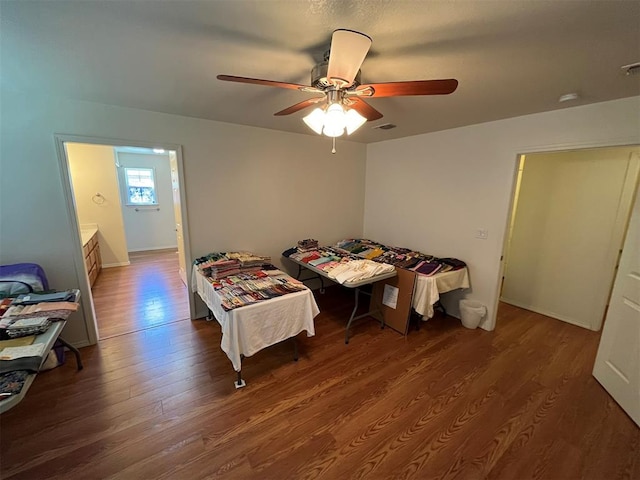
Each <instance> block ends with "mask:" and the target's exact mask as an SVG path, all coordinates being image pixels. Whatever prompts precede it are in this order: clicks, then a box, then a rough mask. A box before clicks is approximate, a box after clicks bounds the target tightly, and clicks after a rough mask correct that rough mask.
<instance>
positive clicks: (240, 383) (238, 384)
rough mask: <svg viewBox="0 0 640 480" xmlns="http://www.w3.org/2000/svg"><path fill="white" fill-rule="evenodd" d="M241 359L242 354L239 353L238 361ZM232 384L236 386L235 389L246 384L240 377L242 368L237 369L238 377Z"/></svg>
mask: <svg viewBox="0 0 640 480" xmlns="http://www.w3.org/2000/svg"><path fill="white" fill-rule="evenodd" d="M242 360H244V355H242V354H240V361H241V362H242ZM233 384H234V385H235V386H236V389H238V388H242V387H246V386H247V384H246V382H245V381H244V380H243V379H242V368H240V370H238V379H237V380H236V381H235V382H233Z"/></svg>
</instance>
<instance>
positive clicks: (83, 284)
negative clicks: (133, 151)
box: [54, 134, 195, 345]
mask: <svg viewBox="0 0 640 480" xmlns="http://www.w3.org/2000/svg"><path fill="white" fill-rule="evenodd" d="M54 140H55V147H56V153H57V156H58V164H59V168H60V176H61V181H62V188H63V192H64V197H65V203H66V206H67V220H68V222H69V225H70V227H71V229H72V230H74V232H75V235H72V239H73V267H74V270H75V273H76V278H77V284H78V288H79V289H80V292H81V296H80V302H81V303H82V307H83V311H84V313H85V319H84V320H85V326H86V330H87V336H88V338H89V342H90V344H91V345H95V344H96V343H98V340H99V338H98V327H97V323H96V314H95V310H94V307H93V299H92V296H91V286H90V285H89V278H88V277H87V275H86V272H85V266H84V256H83V253H82V240H81V238H80V225H79V224H78V213H77V210H76V206H75V202H74V194H73V186H72V183H71V172H70V169H69V159H68V158H67V152H66V149H65V143H85V144H90V145H104V146H111V147H122V146H128V147H140V148H163V149H165V150H173V151H175V152H176V158H177V164H178V185H179V188H180V209H181V212H182V239H183V244H184V245H183V248H184V254H185V257H186V259H187V260H188V261H191V249H190V241H189V226H188V225H189V224H188V216H187V198H186V192H185V184H184V162H183V159H182V145H176V144H170V143H164V142H159V143H150V142H144V141H139V140H123V139H114V138H107V137H92V136H82V135H66V134H54ZM190 280H191V279H190V278H189V276H188V275H187V281H188V284H187V299H188V302H189V316H190V319H191V320H193V319H194V318H195V302H194V299H193V295H192V294H191V281H190Z"/></svg>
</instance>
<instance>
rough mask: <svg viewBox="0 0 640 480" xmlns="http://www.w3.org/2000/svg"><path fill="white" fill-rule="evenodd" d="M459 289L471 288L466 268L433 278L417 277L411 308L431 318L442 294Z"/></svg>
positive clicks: (424, 316) (437, 274) (436, 275)
mask: <svg viewBox="0 0 640 480" xmlns="http://www.w3.org/2000/svg"><path fill="white" fill-rule="evenodd" d="M458 288H469V272H468V270H467V269H466V268H461V269H460V270H452V271H450V272H444V273H436V274H435V275H433V276H431V277H427V276H426V275H416V283H415V286H414V288H413V300H412V301H411V306H412V307H413V309H414V310H415V311H416V312H417V313H418V314H420V315H422V317H423V318H431V317H433V305H434V304H435V303H436V302H437V301H438V300H440V294H441V293H446V292H450V291H451V290H456V289H458Z"/></svg>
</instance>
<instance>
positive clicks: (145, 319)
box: [91, 249, 189, 338]
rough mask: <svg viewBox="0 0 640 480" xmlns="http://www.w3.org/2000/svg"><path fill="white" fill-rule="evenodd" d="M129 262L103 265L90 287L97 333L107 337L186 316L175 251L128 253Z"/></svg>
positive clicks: (183, 286)
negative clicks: (110, 265)
mask: <svg viewBox="0 0 640 480" xmlns="http://www.w3.org/2000/svg"><path fill="white" fill-rule="evenodd" d="M129 260H130V262H131V264H130V265H128V266H125V267H112V268H104V269H102V271H101V272H100V275H98V279H97V280H96V283H95V284H94V285H93V288H92V289H91V293H92V295H93V303H94V308H95V312H96V319H97V322H98V335H99V337H100V338H108V337H112V336H114V335H122V334H123V333H131V332H136V331H138V330H144V329H146V328H149V327H155V326H158V325H165V324H167V323H171V322H175V321H176V320H184V319H188V318H189V301H188V294H187V287H186V286H185V285H184V283H182V281H181V280H180V277H179V275H178V253H177V251H176V250H175V249H173V250H154V251H149V252H132V253H129Z"/></svg>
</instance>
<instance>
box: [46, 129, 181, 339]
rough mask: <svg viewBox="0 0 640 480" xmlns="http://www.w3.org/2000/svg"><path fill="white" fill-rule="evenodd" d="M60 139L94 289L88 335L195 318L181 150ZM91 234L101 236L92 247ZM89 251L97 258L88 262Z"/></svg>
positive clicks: (99, 335) (87, 273) (87, 272)
mask: <svg viewBox="0 0 640 480" xmlns="http://www.w3.org/2000/svg"><path fill="white" fill-rule="evenodd" d="M58 142H59V144H61V146H62V148H61V149H60V150H61V151H62V153H63V154H64V155H63V156H64V158H63V159H61V163H62V164H63V165H62V166H63V169H64V170H66V171H65V173H66V174H67V175H65V178H67V179H68V185H67V186H65V191H66V192H68V194H69V198H68V203H69V204H70V207H71V208H70V210H72V212H71V213H72V214H73V215H72V216H73V218H74V219H75V220H76V222H77V228H78V231H79V236H80V245H81V249H82V251H81V252H79V253H80V255H82V258H83V260H85V261H84V262H82V265H80V266H76V270H77V272H78V274H79V276H80V275H84V276H85V277H86V280H87V283H88V284H89V287H90V288H89V290H88V291H89V295H87V296H88V297H89V298H88V299H85V301H87V300H88V303H89V304H90V308H89V309H85V311H87V310H89V311H91V312H92V313H93V318H92V319H87V327H88V330H91V327H93V329H94V330H95V338H96V339H98V338H99V339H103V338H107V337H110V336H115V335H121V334H124V333H130V332H133V331H138V330H144V329H147V328H150V327H154V326H157V325H162V324H166V323H172V322H175V321H179V320H184V319H190V318H192V316H193V315H192V312H193V305H192V296H191V295H190V294H189V293H188V285H187V281H186V280H187V278H186V265H185V259H186V258H189V254H188V253H187V242H186V240H185V238H186V231H185V230H186V225H185V220H186V215H185V212H183V211H182V210H183V209H185V210H186V205H185V203H184V188H181V187H182V185H183V181H182V178H181V175H182V173H181V172H182V160H181V154H180V150H179V147H178V148H176V147H175V146H174V147H173V148H172V147H169V148H167V147H162V148H160V147H157V146H156V147H155V148H152V147H149V146H142V145H131V143H130V142H126V143H124V142H113V141H109V140H107V141H104V140H101V139H85V138H81V139H76V138H73V139H71V138H64V139H58ZM123 145H124V146H123ZM176 200H177V201H176ZM176 212H179V214H178V215H176ZM178 230H179V231H178ZM87 235H93V237H94V238H93V239H92V241H91V242H89V243H88V244H87ZM94 245H96V247H97V248H95V250H94V248H93V247H94ZM89 249H91V250H92V252H94V251H97V254H92V255H91V256H90V257H89V258H87V256H86V254H87V253H88V250H89ZM96 258H97V262H96V263H97V264H98V271H99V274H98V275H95V273H94V270H92V266H93V265H94V262H95V261H96ZM78 267H79V268H78ZM83 267H84V268H83ZM81 270H82V271H81Z"/></svg>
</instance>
